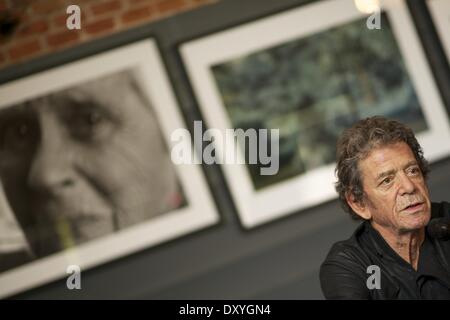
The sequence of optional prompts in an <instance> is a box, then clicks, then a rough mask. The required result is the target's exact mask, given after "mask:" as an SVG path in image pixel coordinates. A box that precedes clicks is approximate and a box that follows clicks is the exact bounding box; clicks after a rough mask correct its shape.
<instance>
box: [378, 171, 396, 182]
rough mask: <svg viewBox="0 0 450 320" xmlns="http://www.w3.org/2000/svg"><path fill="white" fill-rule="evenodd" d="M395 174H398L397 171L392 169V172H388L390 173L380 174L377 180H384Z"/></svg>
mask: <svg viewBox="0 0 450 320" xmlns="http://www.w3.org/2000/svg"><path fill="white" fill-rule="evenodd" d="M395 172H396V170H395V169H391V170H388V171H384V172H381V173H380V174H378V175H377V180H380V179H382V178H384V177H387V176H390V175H392V174H394V173H395Z"/></svg>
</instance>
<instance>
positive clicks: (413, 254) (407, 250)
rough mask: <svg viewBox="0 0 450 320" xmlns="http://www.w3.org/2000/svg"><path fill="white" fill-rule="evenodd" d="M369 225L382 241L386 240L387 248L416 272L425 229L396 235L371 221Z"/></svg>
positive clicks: (396, 233)
mask: <svg viewBox="0 0 450 320" xmlns="http://www.w3.org/2000/svg"><path fill="white" fill-rule="evenodd" d="M371 224H372V227H373V228H374V229H375V230H377V231H378V232H379V233H380V234H381V236H382V237H383V238H384V240H386V242H387V243H388V244H389V246H390V247H391V248H392V249H393V250H394V251H395V252H397V254H398V255H399V256H400V257H402V258H403V259H404V260H405V261H406V262H408V263H409V264H410V265H411V266H412V267H413V268H414V270H417V266H418V263H419V253H420V246H421V245H422V243H423V241H424V240H425V228H421V229H418V230H414V231H411V232H407V233H398V232H395V231H394V230H392V229H389V228H385V227H383V226H380V225H379V224H376V223H374V222H373V221H372V223H371Z"/></svg>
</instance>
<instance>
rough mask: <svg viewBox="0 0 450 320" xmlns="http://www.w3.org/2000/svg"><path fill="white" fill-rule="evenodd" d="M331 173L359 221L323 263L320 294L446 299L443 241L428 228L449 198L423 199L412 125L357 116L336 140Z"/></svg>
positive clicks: (448, 244)
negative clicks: (335, 152)
mask: <svg viewBox="0 0 450 320" xmlns="http://www.w3.org/2000/svg"><path fill="white" fill-rule="evenodd" d="M336 173H337V177H338V181H337V183H336V190H337V192H338V193H339V197H340V200H341V202H342V204H343V207H344V209H345V210H346V211H347V212H348V213H350V214H351V215H352V216H353V217H356V218H357V219H362V220H364V222H362V223H361V225H360V226H359V227H358V228H357V229H356V231H355V232H354V234H353V235H352V236H351V237H350V238H349V239H348V240H345V241H341V242H338V243H336V244H334V246H333V247H332V248H331V250H330V252H329V254H328V256H327V257H326V259H325V261H324V263H323V264H322V266H321V269H320V281H321V286H322V291H323V293H324V295H325V297H326V298H327V299H450V267H449V266H450V241H447V240H445V238H444V239H442V238H438V237H437V236H436V235H435V234H433V232H431V230H430V228H429V222H430V220H431V219H435V220H433V221H439V220H436V219H439V218H447V219H448V218H449V217H450V206H449V205H448V203H439V204H438V203H431V202H430V198H429V194H428V187H427V184H426V176H427V173H428V166H427V162H426V160H425V159H424V157H423V152H422V149H421V147H420V145H419V143H418V142H417V140H416V138H415V136H414V133H413V132H412V130H411V129H409V128H407V127H406V126H404V125H403V124H401V123H399V122H397V121H392V120H388V119H385V118H382V117H372V118H367V119H364V120H361V121H359V122H357V123H356V124H355V125H354V126H353V127H351V128H349V129H347V130H345V131H344V132H343V134H342V136H341V137H340V139H339V141H338V144H337V167H336ZM427 226H428V227H427ZM444 227H446V226H445V225H444ZM444 229H445V228H444Z"/></svg>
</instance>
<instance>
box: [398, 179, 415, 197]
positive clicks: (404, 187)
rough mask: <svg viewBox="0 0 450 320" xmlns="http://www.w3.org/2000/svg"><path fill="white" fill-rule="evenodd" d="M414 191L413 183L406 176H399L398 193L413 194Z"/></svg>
mask: <svg viewBox="0 0 450 320" xmlns="http://www.w3.org/2000/svg"><path fill="white" fill-rule="evenodd" d="M415 190H416V186H415V184H414V183H413V181H412V180H411V179H410V178H409V177H408V176H407V175H406V174H401V175H400V193H401V194H407V193H413V192H414V191H415Z"/></svg>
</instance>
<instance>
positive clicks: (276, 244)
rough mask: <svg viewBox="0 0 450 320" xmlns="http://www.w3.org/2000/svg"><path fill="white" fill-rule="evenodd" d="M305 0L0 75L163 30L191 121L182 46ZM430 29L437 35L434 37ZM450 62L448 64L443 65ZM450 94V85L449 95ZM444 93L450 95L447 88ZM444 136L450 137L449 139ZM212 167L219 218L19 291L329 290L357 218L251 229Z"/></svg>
mask: <svg viewBox="0 0 450 320" xmlns="http://www.w3.org/2000/svg"><path fill="white" fill-rule="evenodd" d="M304 2H307V1H293V0H276V1H275V0H244V1H238V0H222V1H220V2H218V3H217V4H213V5H210V6H206V7H203V8H200V9H198V10H195V11H192V12H188V13H186V14H182V15H179V16H176V17H174V18H170V19H167V20H164V21H160V22H157V23H154V24H152V25H148V26H144V27H140V28H138V29H135V30H132V31H130V32H126V33H123V34H119V35H114V36H112V37H110V38H107V39H102V40H98V41H95V42H93V43H91V44H86V45H82V46H79V47H78V48H76V49H72V50H69V51H66V52H63V53H60V54H56V55H52V56H51V57H46V58H43V59H39V60H35V61H32V62H30V63H27V64H25V65H21V66H16V67H13V68H9V69H6V70H3V71H2V72H1V73H0V83H1V82H5V81H8V80H11V79H13V78H17V77H20V76H24V75H27V74H30V73H33V72H36V71H40V70H44V69H46V68H48V67H51V66H56V65H59V64H61V63H65V62H67V61H70V60H73V59H77V58H81V57H84V56H87V55H90V54H93V53H96V52H99V51H102V50H106V49H108V48H113V47H116V46H119V45H122V44H125V43H128V42H132V41H134V40H138V39H142V38H145V37H149V36H155V37H156V38H157V40H158V42H159V45H160V49H161V51H162V53H163V56H164V59H165V63H166V66H167V68H168V70H169V72H170V76H171V79H172V82H173V85H174V87H175V90H176V93H177V95H178V98H179V102H180V105H181V107H182V108H183V112H184V116H185V118H186V119H187V122H188V123H190V124H192V121H193V120H196V119H200V114H199V112H198V109H197V108H196V105H195V101H194V99H193V97H192V94H191V91H190V89H189V87H188V85H187V79H186V77H185V74H184V73H183V71H182V66H181V62H180V59H179V57H178V55H177V46H178V45H179V44H180V43H181V42H183V41H186V40H189V39H191V38H195V37H198V36H200V35H202V34H205V33H209V32H211V31H214V30H221V29H223V28H225V27H228V26H232V25H234V24H237V23H240V22H245V21H248V20H251V19H254V18H256V17H260V16H264V15H267V14H269V13H274V12H276V11H279V10H282V9H285V8H289V7H291V6H294V5H298V4H301V3H304ZM411 2H412V11H413V13H414V16H415V18H416V21H417V23H418V26H419V29H420V30H421V34H422V35H423V36H424V41H428V42H429V45H430V48H431V49H429V50H428V51H429V52H427V53H428V55H429V57H430V59H431V60H432V61H433V68H434V70H435V71H437V72H436V75H437V78H438V80H439V81H440V82H439V85H440V88H441V90H442V91H443V93H446V92H450V90H448V89H449V88H448V83H450V82H448V81H447V80H448V65H446V64H445V63H443V62H442V61H445V60H443V56H442V48H440V47H439V46H436V45H435V42H434V41H435V40H436V38H435V37H436V35H435V34H434V33H433V30H432V29H431V27H430V24H429V21H428V18H429V17H428V16H427V15H426V13H424V12H423V7H421V4H420V3H419V2H418V1H411ZM430 39H431V40H430ZM445 68H447V69H445ZM447 96H448V95H447ZM446 101H447V102H448V100H447V98H446ZM443 143H450V142H448V141H447V142H444V141H443ZM432 169H433V171H432V174H431V177H430V181H429V182H430V189H431V194H432V199H433V200H435V201H442V200H450V159H446V160H443V161H441V162H439V163H436V164H433V166H432ZM204 172H205V174H206V176H207V178H208V181H209V183H210V184H211V186H214V188H212V190H213V192H214V197H215V200H216V203H217V206H218V208H219V210H220V213H221V216H222V220H221V222H220V224H218V225H215V226H213V227H210V228H208V229H205V230H202V231H200V232H196V233H193V234H190V235H188V236H185V237H182V238H178V239H175V240H173V241H171V242H168V243H164V244H162V245H159V246H157V247H153V248H149V249H147V250H144V251H141V252H139V253H136V254H133V255H130V256H127V257H124V258H121V259H118V260H115V261H113V262H111V263H108V264H104V265H102V266H99V267H97V268H94V269H90V270H86V271H84V272H83V274H82V286H83V289H82V290H80V291H76V290H74V291H69V290H67V289H66V286H65V279H62V280H59V281H56V282H53V283H50V284H47V285H45V286H43V287H40V288H36V289H34V290H31V291H28V292H25V293H22V294H20V295H18V296H16V297H17V298H24V299H40V298H56V299H67V298H81V299H91V298H100V299H103V298H124V299H128V298H132V299H166V298H167V299H169V298H171V299H244V298H250V299H252V298H255V299H321V298H322V297H323V296H322V293H321V290H320V285H319V279H318V269H319V266H320V264H321V262H322V261H323V259H324V258H325V256H326V254H327V252H328V250H329V248H330V246H331V245H332V244H333V243H334V242H335V241H338V240H342V239H345V238H347V237H349V236H350V235H351V233H352V231H353V230H354V229H355V227H356V224H355V223H354V222H352V221H351V220H350V218H349V217H348V216H347V215H346V214H344V213H343V212H342V211H341V210H340V208H339V205H338V203H337V201H331V202H328V203H324V204H323V205H320V206H318V207H315V208H312V209H308V210H305V211H302V212H297V213H294V214H292V215H290V216H288V217H285V218H282V219H279V220H276V221H274V222H272V223H268V224H265V225H263V226H261V227H258V228H255V229H252V230H250V231H246V230H244V229H242V227H241V226H240V224H239V221H238V218H237V213H236V210H235V208H234V206H233V204H232V202H231V201H230V195H229V193H228V191H227V189H226V187H225V184H224V180H223V176H222V174H221V172H220V168H218V167H215V166H210V167H206V168H204Z"/></svg>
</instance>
